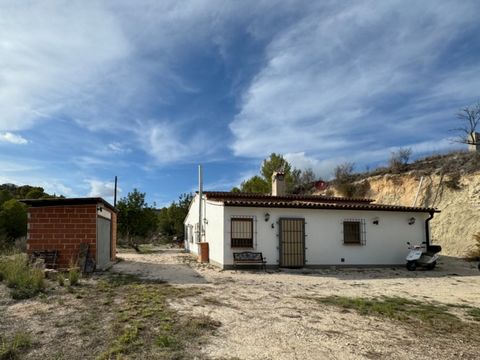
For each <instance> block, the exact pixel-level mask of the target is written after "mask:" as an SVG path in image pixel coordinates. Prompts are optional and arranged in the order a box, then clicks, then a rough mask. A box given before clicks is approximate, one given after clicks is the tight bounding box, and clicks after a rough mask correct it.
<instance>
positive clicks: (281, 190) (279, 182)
mask: <svg viewBox="0 0 480 360" xmlns="http://www.w3.org/2000/svg"><path fill="white" fill-rule="evenodd" d="M284 195H285V173H284V172H283V171H274V172H273V174H272V196H284Z"/></svg>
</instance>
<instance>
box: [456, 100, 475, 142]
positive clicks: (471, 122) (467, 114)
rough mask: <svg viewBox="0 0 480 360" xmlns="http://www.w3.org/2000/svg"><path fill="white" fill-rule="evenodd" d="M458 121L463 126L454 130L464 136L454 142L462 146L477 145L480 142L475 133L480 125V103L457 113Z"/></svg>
mask: <svg viewBox="0 0 480 360" xmlns="http://www.w3.org/2000/svg"><path fill="white" fill-rule="evenodd" d="M457 119H458V120H459V121H461V122H462V124H463V126H462V127H459V128H456V129H453V131H455V132H457V133H462V134H463V135H459V136H458V137H457V138H456V139H454V140H453V141H454V142H458V143H461V144H467V145H477V143H478V142H479V141H478V140H477V139H476V138H475V132H476V131H477V128H478V127H479V125H480V102H478V103H476V104H475V105H471V106H466V107H464V108H463V109H462V110H460V112H459V113H457Z"/></svg>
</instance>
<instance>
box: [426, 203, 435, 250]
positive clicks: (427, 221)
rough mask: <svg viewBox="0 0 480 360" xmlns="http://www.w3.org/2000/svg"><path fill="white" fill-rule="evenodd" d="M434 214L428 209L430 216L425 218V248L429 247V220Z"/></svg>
mask: <svg viewBox="0 0 480 360" xmlns="http://www.w3.org/2000/svg"><path fill="white" fill-rule="evenodd" d="M434 215H435V212H434V211H430V216H429V217H428V219H426V220H425V244H426V245H427V250H428V248H429V247H430V220H432V219H433V216H434Z"/></svg>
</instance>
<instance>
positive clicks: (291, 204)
mask: <svg viewBox="0 0 480 360" xmlns="http://www.w3.org/2000/svg"><path fill="white" fill-rule="evenodd" d="M223 203H224V205H225V206H244V207H270V208H298V209H331V210H371V211H374V210H378V211H399V212H429V213H431V212H440V211H439V210H437V209H433V208H423V207H409V206H398V205H383V204H370V203H321V202H307V201H268V200H224V201H223Z"/></svg>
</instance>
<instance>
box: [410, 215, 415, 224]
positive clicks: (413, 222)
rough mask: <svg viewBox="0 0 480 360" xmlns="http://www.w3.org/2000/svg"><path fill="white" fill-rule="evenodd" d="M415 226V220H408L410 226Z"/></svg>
mask: <svg viewBox="0 0 480 360" xmlns="http://www.w3.org/2000/svg"><path fill="white" fill-rule="evenodd" d="M413 224H415V218H414V217H411V218H410V219H408V225H413Z"/></svg>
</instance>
